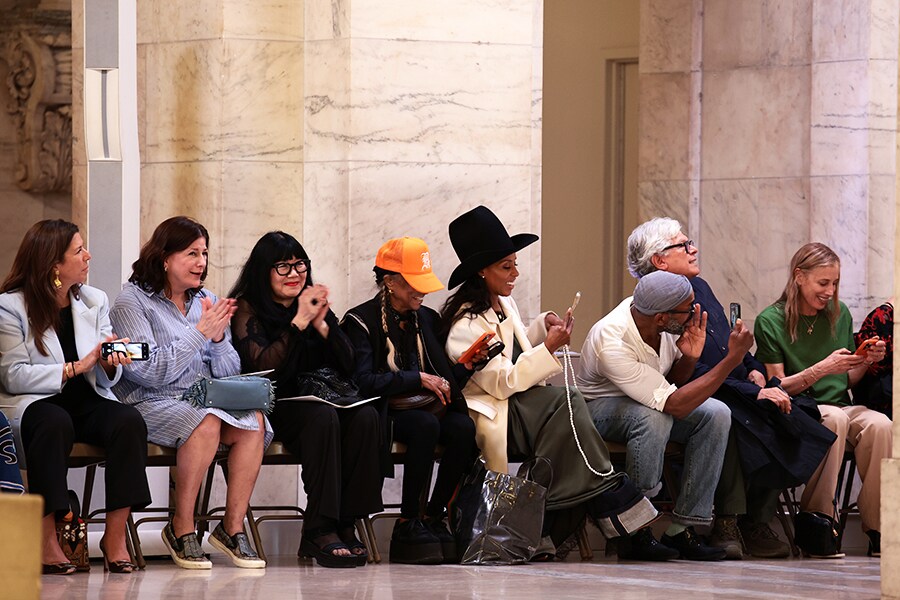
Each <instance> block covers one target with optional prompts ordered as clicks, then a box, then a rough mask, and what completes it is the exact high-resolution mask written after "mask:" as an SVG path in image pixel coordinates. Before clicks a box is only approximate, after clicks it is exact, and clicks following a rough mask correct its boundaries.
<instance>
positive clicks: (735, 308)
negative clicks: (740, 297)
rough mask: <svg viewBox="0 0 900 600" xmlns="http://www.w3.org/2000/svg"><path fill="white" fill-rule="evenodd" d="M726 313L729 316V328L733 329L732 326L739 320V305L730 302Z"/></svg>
mask: <svg viewBox="0 0 900 600" xmlns="http://www.w3.org/2000/svg"><path fill="white" fill-rule="evenodd" d="M728 312H729V313H730V316H731V319H730V320H731V328H732V329H734V324H735V323H737V320H738V319H740V318H741V305H740V304H738V303H737V302H732V303H731V305H730V306H729V308H728Z"/></svg>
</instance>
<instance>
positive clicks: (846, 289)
mask: <svg viewBox="0 0 900 600" xmlns="http://www.w3.org/2000/svg"><path fill="white" fill-rule="evenodd" d="M810 191H811V198H812V202H811V204H810V241H815V242H822V243H824V244H827V245H828V247H830V248H831V249H832V250H834V251H835V252H836V253H837V255H838V256H839V257H840V259H841V289H840V298H841V300H842V301H843V302H844V303H845V304H846V305H847V306H848V307H849V308H850V312H851V313H852V314H853V319H854V323H859V322H860V321H862V319H863V318H864V317H865V316H866V314H867V313H868V310H867V309H866V307H865V306H864V305H865V302H866V301H865V297H866V295H867V292H866V277H867V273H868V265H867V261H868V250H867V249H868V245H869V244H868V239H867V238H868V217H869V210H868V202H869V178H868V177H867V176H865V175H848V176H844V177H812V178H811V186H810Z"/></svg>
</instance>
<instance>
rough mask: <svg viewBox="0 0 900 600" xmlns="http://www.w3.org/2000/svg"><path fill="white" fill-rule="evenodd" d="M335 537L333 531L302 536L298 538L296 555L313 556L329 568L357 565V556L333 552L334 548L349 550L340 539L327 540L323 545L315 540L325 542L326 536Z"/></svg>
mask: <svg viewBox="0 0 900 600" xmlns="http://www.w3.org/2000/svg"><path fill="white" fill-rule="evenodd" d="M331 536H334V537H337V535H336V534H334V533H330V534H329V533H326V534H323V535H319V536H316V537H311V538H308V537H305V536H304V537H303V538H301V539H300V548H299V549H298V550H297V556H298V557H300V558H314V559H316V562H317V563H319V565H320V566H323V567H328V568H330V569H352V568H354V567H356V566H358V565H357V563H358V561H359V558H358V557H357V556H355V555H353V554H350V555H349V556H340V555H337V554H334V551H335V550H350V548H348V547H347V544H345V543H344V542H342V541H340V539H338V541H334V542H328V543H325V545H324V546H319V545H318V544H317V543H316V542H325V541H326V538H328V537H331Z"/></svg>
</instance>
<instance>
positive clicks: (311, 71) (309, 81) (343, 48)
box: [303, 39, 353, 162]
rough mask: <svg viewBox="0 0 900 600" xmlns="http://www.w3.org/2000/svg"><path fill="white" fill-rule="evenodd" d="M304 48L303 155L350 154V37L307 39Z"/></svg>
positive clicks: (327, 157)
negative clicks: (319, 39) (321, 39)
mask: <svg viewBox="0 0 900 600" xmlns="http://www.w3.org/2000/svg"><path fill="white" fill-rule="evenodd" d="M304 46H305V51H304V63H305V64H304V69H303V70H304V73H303V76H304V79H305V81H304V89H305V91H304V103H305V114H304V122H303V126H304V141H303V144H304V159H305V160H306V161H307V162H310V161H333V160H347V158H348V157H349V156H350V145H351V144H352V142H353V139H352V136H351V135H350V121H351V117H352V113H353V111H352V107H351V104H350V41H349V40H348V39H336V40H325V41H312V42H306V44H305V45H304Z"/></svg>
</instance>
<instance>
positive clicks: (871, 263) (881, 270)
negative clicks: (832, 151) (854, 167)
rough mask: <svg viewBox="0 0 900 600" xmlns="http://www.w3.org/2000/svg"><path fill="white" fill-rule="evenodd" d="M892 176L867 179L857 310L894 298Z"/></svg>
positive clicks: (895, 195)
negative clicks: (862, 291)
mask: <svg viewBox="0 0 900 600" xmlns="http://www.w3.org/2000/svg"><path fill="white" fill-rule="evenodd" d="M895 185H896V177H895V176H894V175H873V176H870V177H869V206H868V210H869V221H868V229H867V237H866V239H867V240H868V254H867V257H866V258H867V266H868V270H867V273H866V296H865V298H864V303H863V306H862V307H861V308H868V309H869V310H871V309H872V308H874V307H875V306H877V305H878V304H880V303H881V302H883V301H884V300H886V299H888V298H890V297H891V296H893V295H894V266H893V265H894V257H895V250H894V240H895V239H896V237H897V236H896V234H897V228H896V212H897V191H896V189H895Z"/></svg>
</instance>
